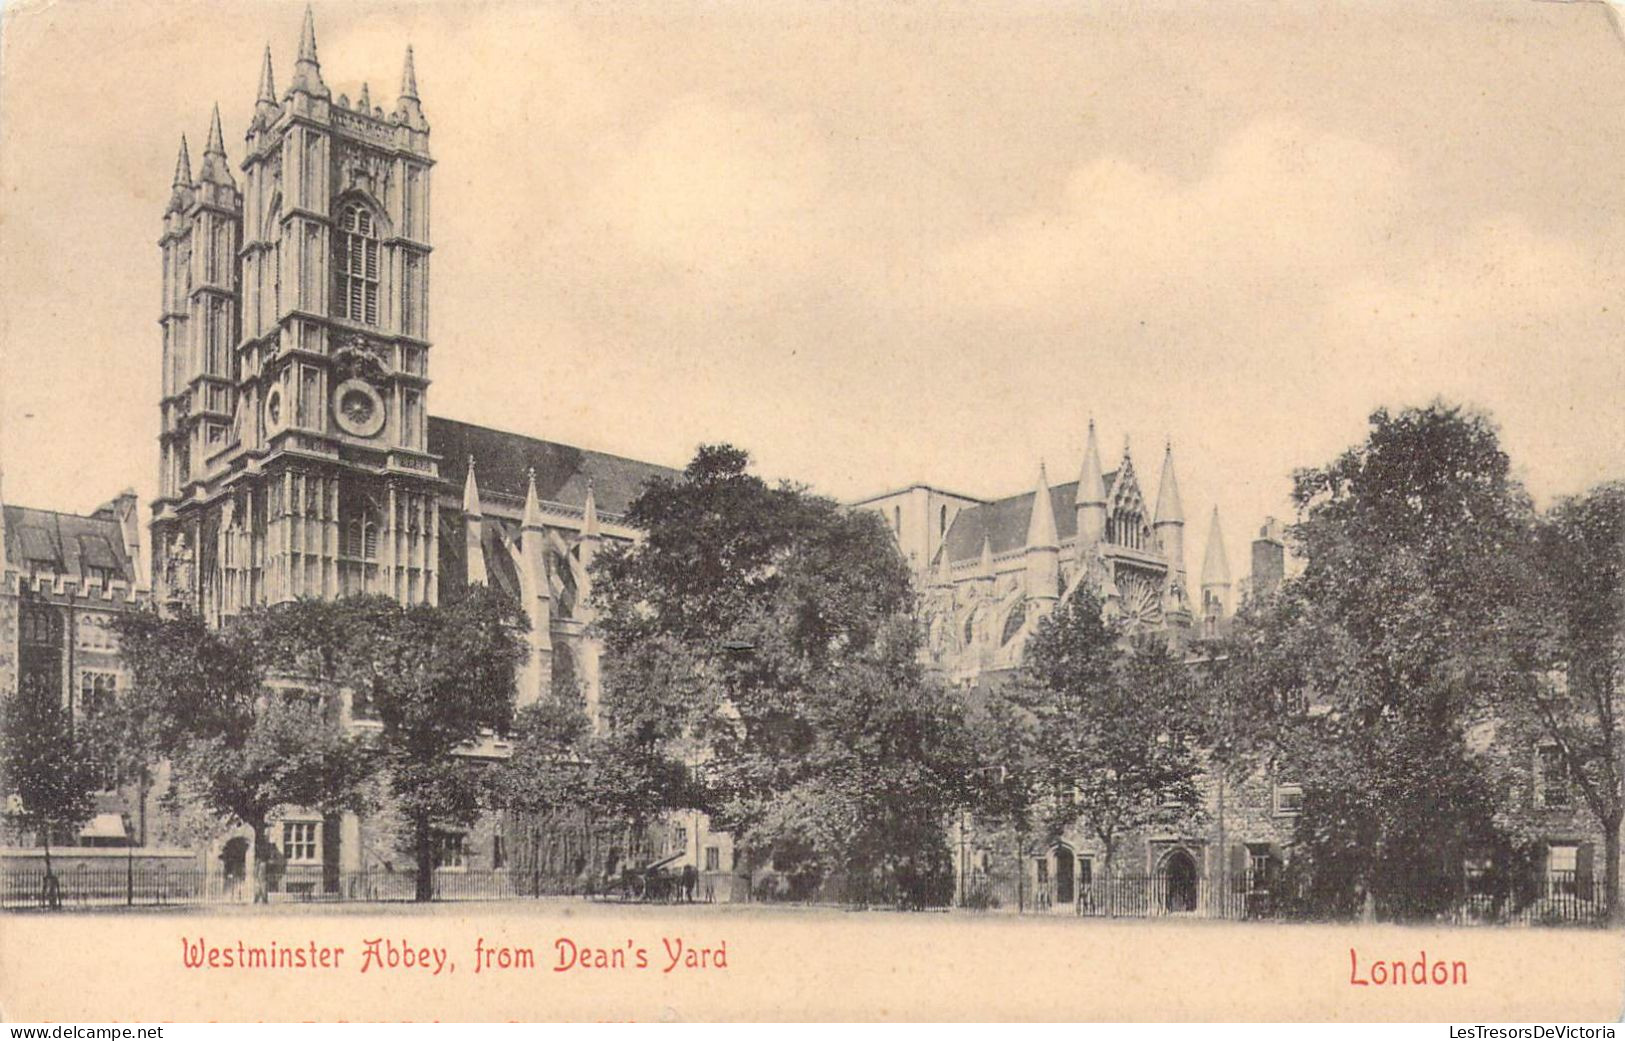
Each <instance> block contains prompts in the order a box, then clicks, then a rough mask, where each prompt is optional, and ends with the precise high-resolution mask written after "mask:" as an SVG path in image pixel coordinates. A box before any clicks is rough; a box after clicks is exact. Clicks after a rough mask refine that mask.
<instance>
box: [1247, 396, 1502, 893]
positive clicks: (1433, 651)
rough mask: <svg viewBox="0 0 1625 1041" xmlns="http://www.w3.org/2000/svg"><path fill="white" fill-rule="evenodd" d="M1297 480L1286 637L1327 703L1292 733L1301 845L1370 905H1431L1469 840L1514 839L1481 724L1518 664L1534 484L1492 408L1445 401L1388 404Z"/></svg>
mask: <svg viewBox="0 0 1625 1041" xmlns="http://www.w3.org/2000/svg"><path fill="white" fill-rule="evenodd" d="M1293 498H1294V502H1295V503H1296V505H1297V509H1298V521H1297V523H1296V524H1295V525H1293V526H1292V528H1291V529H1290V530H1289V533H1288V534H1289V538H1290V539H1291V540H1292V542H1293V545H1294V548H1295V550H1296V552H1297V553H1298V555H1299V556H1301V557H1302V558H1303V559H1304V560H1305V562H1306V563H1305V569H1304V571H1303V573H1302V574H1301V575H1299V576H1298V577H1296V578H1294V579H1292V580H1290V581H1288V582H1287V583H1286V585H1285V586H1284V587H1283V589H1282V591H1281V595H1280V597H1279V599H1278V600H1277V602H1276V604H1275V607H1274V610H1276V611H1277V612H1279V617H1278V621H1277V624H1276V642H1275V645H1274V646H1273V648H1272V650H1271V653H1272V654H1274V655H1275V656H1276V664H1275V666H1274V671H1275V673H1276V674H1277V675H1278V676H1280V677H1284V678H1290V679H1292V680H1293V681H1295V682H1294V686H1293V688H1292V689H1296V690H1299V691H1307V692H1311V694H1312V697H1313V701H1314V703H1315V708H1316V710H1315V711H1314V712H1313V713H1307V714H1304V715H1302V716H1301V717H1299V722H1298V727H1297V732H1296V733H1295V734H1293V735H1289V737H1288V741H1287V747H1288V750H1289V761H1290V762H1292V764H1293V768H1294V770H1295V771H1296V772H1297V775H1298V776H1299V777H1300V778H1301V779H1302V781H1303V783H1304V789H1305V793H1304V794H1305V798H1304V811H1303V813H1302V815H1301V816H1300V818H1299V849H1300V852H1301V854H1305V855H1307V857H1308V858H1309V860H1311V861H1312V862H1313V863H1314V866H1315V869H1316V871H1317V873H1318V874H1319V875H1320V876H1321V879H1320V881H1321V882H1323V883H1325V884H1328V885H1334V886H1335V887H1336V890H1337V892H1338V893H1340V894H1341V897H1340V899H1345V900H1346V901H1352V902H1353V903H1355V904H1359V905H1361V906H1362V907H1364V908H1365V910H1366V912H1367V913H1368V914H1370V913H1375V912H1377V911H1378V910H1382V911H1383V912H1384V913H1389V914H1394V915H1400V916H1409V915H1416V914H1425V913H1428V912H1430V911H1432V910H1434V909H1435V908H1434V907H1433V906H1432V904H1433V903H1435V902H1437V899H1442V898H1443V897H1444V896H1445V895H1446V894H1448V893H1450V892H1453V891H1454V890H1453V889H1452V888H1451V887H1449V886H1445V885H1443V884H1441V883H1442V882H1444V881H1445V880H1446V879H1447V878H1448V877H1450V875H1451V873H1452V872H1453V871H1454V872H1459V870H1460V867H1461V854H1462V849H1463V847H1464V846H1485V845H1493V844H1495V843H1496V841H1497V834H1496V832H1495V829H1494V827H1493V819H1492V818H1493V812H1494V809H1495V802H1494V799H1493V798H1492V796H1491V792H1490V786H1489V785H1488V784H1487V783H1486V777H1487V776H1488V772H1489V769H1490V764H1489V763H1487V762H1486V760H1485V758H1484V757H1483V756H1482V755H1480V754H1479V753H1478V752H1476V751H1475V750H1474V747H1473V745H1472V743H1471V742H1470V741H1469V739H1468V738H1469V734H1470V732H1471V731H1472V730H1473V729H1474V727H1475V726H1476V725H1478V724H1479V723H1481V722H1482V721H1483V720H1484V719H1485V718H1486V716H1487V714H1488V712H1489V709H1490V706H1491V703H1492V700H1493V699H1492V695H1493V694H1494V692H1495V690H1496V689H1497V687H1498V686H1499V684H1500V683H1501V682H1502V681H1503V680H1504V678H1505V675H1506V670H1505V661H1506V647H1507V643H1506V640H1505V633H1506V631H1507V629H1508V626H1509V625H1515V624H1516V621H1515V620H1516V618H1517V614H1518V610H1519V608H1518V605H1519V602H1520V580H1519V574H1520V569H1519V568H1518V567H1517V566H1516V560H1517V555H1518V554H1519V552H1520V551H1521V547H1522V546H1523V545H1524V544H1525V542H1526V539H1527V535H1528V531H1529V524H1530V521H1531V518H1532V511H1531V507H1530V504H1529V501H1528V497H1527V496H1526V495H1525V494H1524V492H1523V489H1522V488H1521V487H1520V486H1519V485H1518V483H1517V482H1516V480H1514V479H1513V477H1512V476H1511V472H1510V467H1509V463H1508V459H1507V456H1506V454H1505V453H1504V452H1502V451H1501V448H1500V444H1499V441H1498V439H1497V437H1496V433H1495V429H1494V427H1493V426H1492V425H1491V423H1490V421H1489V420H1488V419H1487V418H1485V417H1483V416H1481V415H1478V414H1475V413H1472V412H1469V411H1466V410H1463V409H1461V408H1459V407H1456V406H1451V405H1447V404H1444V403H1437V402H1436V403H1434V404H1433V405H1430V406H1428V407H1426V408H1412V409H1407V410H1405V411H1403V412H1400V413H1397V414H1392V413H1389V412H1388V411H1386V410H1378V411H1377V412H1375V413H1373V415H1372V416H1371V430H1370V433H1369V435H1368V436H1367V438H1366V440H1365V442H1363V443H1362V444H1360V445H1357V446H1355V447H1353V448H1350V449H1349V450H1348V451H1346V452H1344V453H1343V454H1342V455H1341V456H1339V457H1338V458H1337V459H1335V460H1333V461H1332V462H1330V463H1328V464H1326V465H1325V466H1322V467H1317V468H1310V469H1304V470H1300V471H1298V472H1297V473H1296V474H1295V475H1294V489H1293ZM1429 894H1432V897H1430V896H1429ZM1435 898H1437V899H1435Z"/></svg>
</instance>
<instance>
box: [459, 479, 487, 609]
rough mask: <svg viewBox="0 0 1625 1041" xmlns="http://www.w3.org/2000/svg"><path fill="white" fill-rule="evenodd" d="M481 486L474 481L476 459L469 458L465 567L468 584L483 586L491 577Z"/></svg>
mask: <svg viewBox="0 0 1625 1041" xmlns="http://www.w3.org/2000/svg"><path fill="white" fill-rule="evenodd" d="M481 513H482V510H481V508H480V485H479V482H478V481H476V480H475V479H474V457H473V456H469V457H468V476H467V477H465V478H464V479H463V539H464V544H465V545H464V566H465V567H466V569H467V572H468V584H469V585H471V586H475V585H479V586H483V585H486V584H488V583H489V581H490V577H489V575H488V573H487V572H486V570H485V520H484V518H483V517H482V516H481Z"/></svg>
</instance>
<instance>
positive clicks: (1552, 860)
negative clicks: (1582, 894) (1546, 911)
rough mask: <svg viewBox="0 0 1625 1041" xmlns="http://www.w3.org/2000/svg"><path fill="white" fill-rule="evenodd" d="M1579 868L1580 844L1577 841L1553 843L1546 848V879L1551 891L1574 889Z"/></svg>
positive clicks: (1566, 891) (1565, 891)
mask: <svg viewBox="0 0 1625 1041" xmlns="http://www.w3.org/2000/svg"><path fill="white" fill-rule="evenodd" d="M1579 870H1580V846H1579V844H1578V843H1573V842H1561V843H1553V844H1552V845H1551V846H1550V847H1549V848H1548V853H1547V859H1546V879H1547V882H1548V883H1549V884H1550V885H1551V887H1552V890H1553V892H1556V893H1573V892H1574V891H1575V884H1574V883H1575V876H1576V875H1577V874H1578V873H1579Z"/></svg>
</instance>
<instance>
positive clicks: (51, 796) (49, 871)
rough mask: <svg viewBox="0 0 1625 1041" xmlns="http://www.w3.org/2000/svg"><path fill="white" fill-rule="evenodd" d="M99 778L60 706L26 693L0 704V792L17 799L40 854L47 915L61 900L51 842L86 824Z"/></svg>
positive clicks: (8, 697)
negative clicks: (53, 838) (32, 832)
mask: <svg viewBox="0 0 1625 1041" xmlns="http://www.w3.org/2000/svg"><path fill="white" fill-rule="evenodd" d="M99 777H100V770H99V768H98V764H97V761H96V758H95V756H94V754H93V752H92V751H91V750H90V748H89V746H88V744H87V743H86V742H84V741H82V740H80V739H79V738H78V736H77V735H76V734H75V733H74V728H73V723H72V720H71V719H70V718H69V715H68V710H67V709H66V708H65V707H63V705H62V703H61V701H59V700H58V699H57V698H55V697H42V696H39V695H38V694H33V693H30V692H27V691H20V692H13V693H10V694H7V695H5V696H4V697H3V698H0V791H4V792H5V793H7V794H8V795H15V796H17V797H18V799H19V801H20V805H17V806H16V808H15V812H14V815H15V816H16V817H17V818H18V819H19V820H20V822H21V823H22V824H23V825H24V826H25V827H28V828H30V829H32V830H33V831H34V832H35V833H36V835H37V836H38V837H39V839H40V843H41V845H43V846H44V848H45V878H44V881H43V886H44V888H43V890H42V892H41V897H42V898H43V899H44V901H45V903H46V905H47V906H49V907H51V908H53V909H55V908H59V907H61V906H62V896H61V887H60V885H59V883H58V880H57V877H56V871H55V869H54V867H53V865H52V863H51V839H52V836H53V835H54V834H56V833H60V832H70V833H71V832H76V831H77V830H78V829H79V828H80V826H82V825H83V824H84V823H85V821H87V820H89V819H90V816H91V814H92V812H94V808H95V804H94V802H93V800H92V798H91V793H92V792H94V791H96V790H97V789H98V788H100V787H101V783H100V781H99Z"/></svg>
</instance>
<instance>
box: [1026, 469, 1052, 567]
mask: <svg viewBox="0 0 1625 1041" xmlns="http://www.w3.org/2000/svg"><path fill="white" fill-rule="evenodd" d="M1058 542H1059V539H1058V538H1057V536H1056V534H1055V503H1054V501H1053V500H1052V499H1051V498H1050V494H1049V475H1048V474H1047V473H1046V472H1045V470H1044V464H1043V463H1039V464H1038V487H1037V488H1036V489H1034V491H1033V511H1032V514H1031V516H1029V517H1028V519H1027V548H1028V549H1030V550H1031V549H1054V548H1055V546H1056V545H1057V543H1058Z"/></svg>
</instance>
